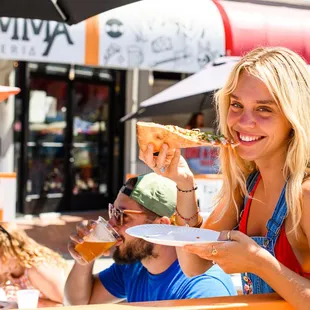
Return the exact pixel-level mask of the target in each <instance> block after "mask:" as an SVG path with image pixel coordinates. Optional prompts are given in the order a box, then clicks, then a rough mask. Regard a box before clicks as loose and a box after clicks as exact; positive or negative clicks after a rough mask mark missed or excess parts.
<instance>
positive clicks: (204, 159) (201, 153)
mask: <svg viewBox="0 0 310 310" xmlns="http://www.w3.org/2000/svg"><path fill="white" fill-rule="evenodd" d="M184 158H185V159H186V161H187V163H188V165H189V167H190V169H191V170H192V172H193V173H194V174H217V173H219V169H220V164H219V159H218V148H216V147H209V146H202V147H194V148H187V149H184Z"/></svg>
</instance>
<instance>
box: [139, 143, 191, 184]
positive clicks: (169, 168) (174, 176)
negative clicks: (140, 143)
mask: <svg viewBox="0 0 310 310" xmlns="http://www.w3.org/2000/svg"><path fill="white" fill-rule="evenodd" d="M139 158H140V159H141V160H142V161H143V162H144V163H145V164H146V165H148V166H149V167H150V168H151V169H152V170H154V172H156V173H157V174H160V175H162V176H164V177H167V178H169V179H171V180H172V181H174V182H176V183H177V184H184V183H186V180H189V181H190V182H189V183H190V184H191V182H192V181H191V180H192V179H193V173H192V172H191V170H190V169H189V167H188V165H187V163H186V161H185V159H184V158H183V157H182V156H181V150H180V149H169V148H168V145H167V144H164V145H163V146H162V148H161V150H160V152H159V153H158V155H157V153H156V154H155V155H154V146H153V145H152V144H148V147H147V149H146V151H145V152H142V151H141V149H140V154H139Z"/></svg>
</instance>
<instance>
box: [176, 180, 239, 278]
mask: <svg viewBox="0 0 310 310" xmlns="http://www.w3.org/2000/svg"><path fill="white" fill-rule="evenodd" d="M178 186H179V185H178ZM182 186H185V185H183V184H182ZM187 186H189V185H187ZM192 186H194V181H193V183H192ZM188 188H190V187H188ZM196 201H197V199H196V195H195V192H193V193H192V192H190V193H183V192H178V194H177V208H178V211H179V212H180V214H182V216H184V217H190V216H192V215H193V214H195V212H196V210H197V203H196ZM237 203H238V204H239V205H241V204H242V203H243V200H242V198H241V196H238V198H237ZM224 208H225V205H224V204H221V203H220V204H219V205H218V206H217V207H216V208H215V209H214V211H213V212H212V213H211V214H210V216H209V217H208V219H207V220H206V221H205V222H204V223H203V225H202V228H204V229H212V230H215V231H219V232H220V231H223V230H231V229H233V228H234V227H235V226H237V223H238V220H237V212H236V208H235V207H234V205H233V204H231V205H230V206H229V208H228V209H227V210H224ZM222 213H223V214H222ZM195 221H196V222H197V218H196V219H193V220H191V222H190V223H189V224H190V226H193V225H195V224H196V222H195ZM177 224H178V225H184V224H185V223H184V220H182V219H181V218H180V217H177ZM176 249H177V255H178V259H179V263H180V266H181V268H182V270H183V272H184V273H185V274H186V275H187V276H188V277H193V276H197V275H199V274H202V273H204V272H205V271H206V270H208V269H209V268H210V267H211V266H212V260H206V259H203V258H202V257H200V256H197V255H195V254H193V253H190V252H188V251H184V250H183V248H178V247H177V248H176ZM201 251H204V248H203V247H201Z"/></svg>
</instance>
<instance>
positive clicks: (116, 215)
mask: <svg viewBox="0 0 310 310" xmlns="http://www.w3.org/2000/svg"><path fill="white" fill-rule="evenodd" d="M144 213H145V212H143V211H139V210H128V209H125V210H123V209H119V208H117V207H115V206H114V205H113V204H112V203H109V219H110V220H111V219H115V221H116V224H117V225H118V226H123V224H124V214H136V215H137V214H144Z"/></svg>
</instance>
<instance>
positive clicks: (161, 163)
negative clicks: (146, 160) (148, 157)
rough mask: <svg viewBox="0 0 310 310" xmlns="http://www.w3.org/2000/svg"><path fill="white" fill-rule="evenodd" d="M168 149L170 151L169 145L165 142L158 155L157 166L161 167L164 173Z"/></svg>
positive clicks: (160, 169)
mask: <svg viewBox="0 0 310 310" xmlns="http://www.w3.org/2000/svg"><path fill="white" fill-rule="evenodd" d="M167 151H168V145H167V144H164V145H163V146H162V148H161V150H160V152H159V154H158V156H157V160H156V168H157V169H159V171H160V172H161V173H164V171H163V169H165V168H166V158H167Z"/></svg>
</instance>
